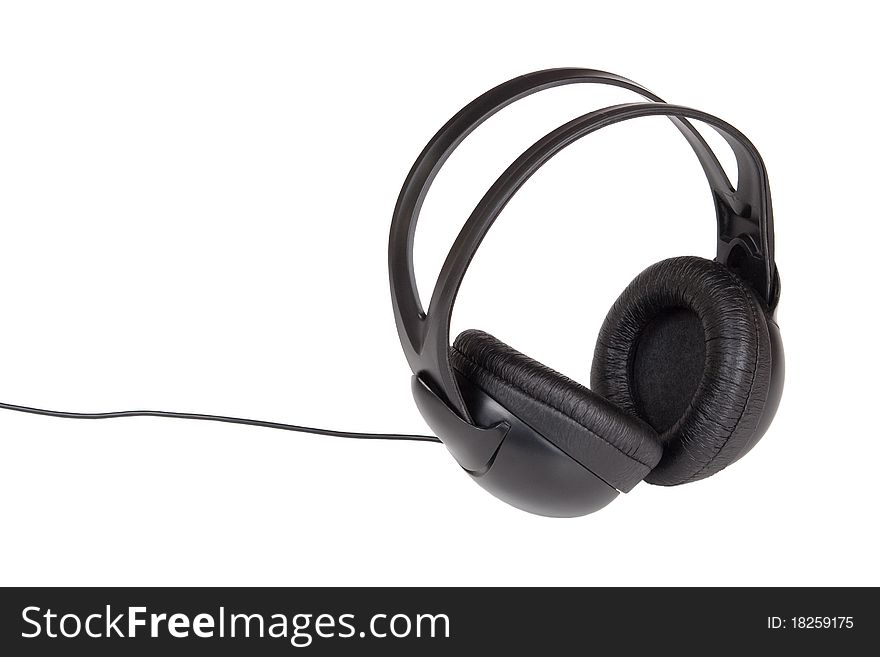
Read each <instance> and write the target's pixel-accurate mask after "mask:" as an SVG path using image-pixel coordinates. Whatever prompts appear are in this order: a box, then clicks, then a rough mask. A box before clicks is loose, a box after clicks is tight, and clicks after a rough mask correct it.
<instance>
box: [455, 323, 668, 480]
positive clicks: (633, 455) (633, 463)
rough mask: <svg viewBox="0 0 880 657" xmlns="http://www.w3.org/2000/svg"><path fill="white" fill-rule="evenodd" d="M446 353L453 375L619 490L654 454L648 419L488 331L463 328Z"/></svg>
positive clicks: (639, 477) (656, 444)
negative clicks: (633, 414) (482, 393)
mask: <svg viewBox="0 0 880 657" xmlns="http://www.w3.org/2000/svg"><path fill="white" fill-rule="evenodd" d="M449 356H450V362H451V364H452V367H453V368H454V369H455V370H456V371H457V372H458V373H459V375H462V376H464V377H465V378H466V379H467V380H468V381H469V382H470V383H472V384H473V385H476V386H477V387H478V388H480V389H481V390H482V391H483V392H485V393H486V394H487V395H489V396H490V397H492V398H493V399H494V400H495V401H497V402H498V403H499V404H501V405H502V406H504V407H505V408H506V409H507V410H509V411H510V412H512V413H513V414H514V415H516V416H517V417H518V418H519V419H520V420H522V421H523V422H525V423H526V424H528V425H529V426H530V427H532V429H534V430H535V431H537V432H538V433H540V434H541V435H542V436H544V438H546V439H547V440H549V441H550V442H551V443H553V444H554V445H556V447H558V448H559V449H561V450H562V451H563V452H565V453H566V454H568V455H569V456H571V457H572V458H573V459H575V460H576V461H578V462H579V463H581V465H583V466H584V467H586V468H587V469H588V470H590V471H591V472H593V474H595V475H596V476H598V477H600V478H602V479H603V480H604V481H606V482H607V483H608V484H610V485H612V486H614V487H615V488H617V489H618V490H623V491H628V490H630V489H631V488H632V487H633V486H634V485H635V484H636V483H638V482H639V481H641V480H642V479H643V478H644V477H645V475H646V474H648V472H650V471H651V469H652V468H653V467H654V466H655V465H656V464H657V462H658V461H659V460H660V456H661V454H662V449H661V447H660V444H659V442H658V440H657V434H656V433H655V432H654V430H653V429H651V427H649V426H648V425H647V424H645V423H644V422H642V421H641V420H639V419H637V418H635V417H634V416H631V415H628V414H627V413H625V412H623V411H622V410H620V409H619V408H616V407H615V406H614V405H613V404H610V403H608V402H607V401H606V400H604V399H602V398H601V397H599V396H598V395H596V394H593V393H592V392H591V391H590V390H588V389H587V388H585V387H584V386H582V385H580V384H578V383H575V382H574V381H572V380H571V379H569V378H567V377H565V376H563V375H562V374H560V373H559V372H556V371H554V370H552V369H550V368H549V367H546V366H545V365H542V364H541V363H539V362H537V361H536V360H533V359H531V358H529V357H528V356H525V355H524V354H521V353H520V352H518V351H516V350H515V349H512V348H511V347H509V346H507V345H506V344H504V343H503V342H501V341H500V340H498V339H496V338H494V337H492V336H491V335H489V334H488V333H484V332H482V331H474V330H470V331H465V332H464V333H462V334H461V335H459V336H458V338H457V339H456V340H455V343H454V345H453V346H452V347H451V348H450V354H449Z"/></svg>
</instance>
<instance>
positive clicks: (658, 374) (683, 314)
mask: <svg viewBox="0 0 880 657" xmlns="http://www.w3.org/2000/svg"><path fill="white" fill-rule="evenodd" d="M770 365H771V358H770V337H769V332H768V327H767V319H766V315H765V312H764V309H763V307H762V305H761V304H760V302H759V301H758V299H757V297H756V296H755V294H754V293H753V292H752V291H751V289H749V288H748V286H747V285H746V284H745V283H744V282H743V281H741V280H740V279H739V278H738V277H737V276H736V275H735V274H733V273H732V272H730V271H729V270H728V269H727V268H726V267H724V266H723V265H720V264H718V263H716V262H712V261H709V260H704V259H703V258H697V257H681V258H672V259H669V260H663V261H662V262H659V263H657V264H655V265H652V266H651V267H649V268H648V269H646V270H645V271H643V272H642V273H641V274H639V275H638V276H637V277H636V279H635V280H634V281H633V282H632V283H630V285H629V286H628V287H627V288H626V289H625V290H624V291H623V294H621V295H620V297H619V298H618V299H617V301H616V302H615V303H614V306H613V307H612V308H611V311H610V312H609V313H608V317H607V318H606V319H605V323H604V324H603V326H602V329H601V331H600V333H599V339H598V341H597V344H596V351H595V354H594V357H593V368H592V373H591V377H590V380H591V385H592V388H593V390H594V391H596V392H597V393H599V394H600V395H602V396H604V397H606V398H607V399H608V400H609V401H611V402H613V403H614V404H617V405H618V406H620V407H621V408H622V409H624V410H625V411H627V412H628V413H631V414H632V415H634V416H635V417H639V418H641V419H642V420H644V421H645V422H647V423H648V424H650V425H651V426H652V427H653V428H654V429H655V430H656V431H657V432H658V434H659V436H660V441H661V443H662V445H663V458H662V459H661V460H660V462H659V463H658V465H657V467H656V468H655V469H654V470H653V471H652V472H651V473H650V474H649V475H648V476H647V477H646V478H645V481H648V482H649V483H652V484H660V485H664V486H673V485H676V484H683V483H687V482H690V481H696V480H698V479H703V478H705V477H708V476H710V475H712V474H714V473H716V472H718V471H719V470H721V469H722V468H724V467H726V466H728V465H729V464H731V463H733V462H734V461H735V460H736V459H737V458H738V457H739V456H740V455H741V454H743V453H744V451H746V450H747V447H750V446H751V444H753V443H752V442H750V439H751V438H752V436H753V435H754V434H755V431H756V429H757V426H758V422H759V420H760V419H761V415H762V413H763V411H764V407H765V405H766V403H767V398H768V392H769V384H770Z"/></svg>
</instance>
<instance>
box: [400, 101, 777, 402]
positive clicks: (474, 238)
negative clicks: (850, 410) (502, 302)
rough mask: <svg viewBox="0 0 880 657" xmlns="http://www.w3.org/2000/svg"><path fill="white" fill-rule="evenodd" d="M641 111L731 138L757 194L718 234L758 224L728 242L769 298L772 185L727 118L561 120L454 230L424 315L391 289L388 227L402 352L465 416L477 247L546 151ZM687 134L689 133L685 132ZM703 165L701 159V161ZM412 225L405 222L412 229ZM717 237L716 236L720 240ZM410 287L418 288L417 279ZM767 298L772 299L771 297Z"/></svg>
mask: <svg viewBox="0 0 880 657" xmlns="http://www.w3.org/2000/svg"><path fill="white" fill-rule="evenodd" d="M502 86H503V85H502ZM490 93H491V92H490ZM640 116H668V117H673V118H674V119H688V118H689V119H695V120H699V121H702V122H704V123H707V124H708V125H710V126H712V127H713V128H714V129H715V130H717V131H718V132H719V133H720V134H721V135H722V136H723V137H724V138H725V140H726V141H727V142H728V144H730V146H731V148H732V149H733V151H734V154H735V156H736V160H737V165H738V168H739V180H740V185H739V189H740V192H742V191H743V190H748V193H749V194H750V195H753V196H754V200H753V202H752V204H750V205H748V206H747V207H744V208H741V209H740V212H741V214H735V213H734V211H733V208H732V207H731V204H728V210H727V212H728V213H729V214H724V213H723V212H721V211H719V217H718V219H719V233H720V232H721V230H722V229H723V228H724V227H725V226H731V225H732V226H735V227H736V225H737V223H738V222H739V223H742V224H744V225H745V222H747V221H753V222H754V223H755V226H756V228H757V230H756V231H748V232H744V233H743V235H744V236H745V238H738V239H737V240H732V242H735V243H736V244H741V245H743V251H745V252H746V254H747V257H750V258H752V259H753V260H754V259H756V260H758V262H760V264H761V265H762V267H761V268H762V269H765V272H764V273H765V274H766V278H764V280H765V281H767V285H766V287H765V289H759V292H760V293H761V295H762V296H764V298H765V300H767V299H769V300H770V301H771V302H772V301H773V295H774V292H773V285H772V280H773V277H772V276H771V273H770V272H774V273H775V267H774V265H773V260H772V239H771V235H772V210H771V205H770V189H769V184H768V180H767V174H766V169H765V167H764V164H763V161H762V159H761V156H760V154H759V153H758V151H757V149H756V148H755V147H754V145H752V143H751V142H750V141H749V140H748V139H747V138H746V137H745V136H744V135H743V134H742V133H740V132H739V131H738V130H737V129H736V128H734V127H733V126H731V125H730V124H728V123H726V122H724V121H722V120H721V119H719V118H717V117H714V116H712V115H710V114H706V113H704V112H700V111H698V110H694V109H689V108H686V107H681V106H675V105H666V104H662V103H632V104H625V105H616V106H613V107H607V108H604V109H601V110H598V111H596V112H591V113H589V114H586V115H584V116H581V117H579V118H577V119H574V120H573V121H570V122H568V123H566V124H565V125H563V126H560V127H559V128H557V129H556V130H554V131H553V132H551V133H550V134H548V135H547V136H545V137H544V138H542V139H541V140H539V141H538V142H536V143H535V144H534V145H533V146H532V147H531V148H529V149H528V150H527V151H526V152H525V153H523V154H522V155H521V156H520V157H519V158H518V159H517V160H516V161H515V162H514V163H513V164H511V165H510V167H508V169H507V170H506V171H505V172H504V173H503V174H502V175H501V177H499V178H498V180H497V181H496V182H495V184H494V185H493V186H492V188H491V189H490V190H489V191H488V192H487V193H486V195H485V196H484V197H483V198H482V200H481V201H480V202H479V204H478V205H477V207H476V208H475V209H474V211H473V213H472V214H471V216H470V218H469V219H468V220H467V222H466V223H465V225H464V227H463V228H462V230H461V232H460V233H459V235H458V237H457V239H456V241H455V243H454V245H453V247H452V250H451V251H450V253H449V255H448V256H447V258H446V261H445V263H444V264H443V268H442V269H441V272H440V275H439V277H438V280H437V283H436V286H435V288H434V293H433V295H432V297H431V303H430V306H429V309H428V312H427V314H425V313H424V312H422V311H421V308H420V307H419V308H418V310H417V314H410V312H409V311H411V310H412V308H411V307H409V308H405V307H404V306H403V305H401V303H400V302H401V301H402V300H403V299H402V298H401V297H400V296H399V294H398V292H399V291H398V290H395V288H394V281H395V279H396V278H397V279H398V284H399V278H400V275H401V271H399V270H398V271H395V263H396V264H397V267H400V266H401V263H400V261H399V260H396V258H395V255H397V256H398V258H399V257H400V253H402V252H403V250H401V251H399V252H397V253H395V249H394V248H393V247H394V245H395V241H396V239H395V233H394V230H392V238H391V246H392V250H391V261H392V272H391V278H392V292H393V294H394V302H395V311H396V313H397V315H398V326H399V327H402V329H403V330H402V331H401V341H402V342H404V343H406V341H407V339H408V337H407V336H408V335H409V334H410V333H415V334H416V335H415V337H417V338H418V342H413V343H412V344H411V345H410V347H409V350H408V351H407V355H408V356H409V354H410V350H412V351H413V352H414V358H413V359H412V360H411V361H410V364H411V366H412V367H413V372H414V373H416V374H417V375H419V376H421V377H422V378H423V380H426V381H427V382H428V383H429V385H432V386H434V387H435V388H437V389H438V391H439V392H440V393H442V394H443V396H444V397H445V398H446V399H447V400H448V401H449V402H450V403H451V404H452V405H453V406H454V407H455V408H456V409H457V410H458V412H459V413H460V414H461V415H462V417H463V418H465V419H470V418H469V414H468V412H467V409H466V407H465V405H464V402H463V400H462V398H461V394H460V392H459V390H458V385H457V383H456V381H455V377H454V375H453V373H452V369H451V367H450V364H449V353H448V351H449V322H450V317H451V314H452V307H453V304H454V302H455V297H456V295H457V293H458V289H459V287H460V285H461V282H462V279H463V278H464V274H465V272H466V271H467V268H468V266H469V264H470V262H471V259H472V258H473V256H474V254H475V253H476V250H477V248H478V247H479V245H480V243H481V242H482V240H483V238H484V237H485V235H486V233H487V232H488V230H489V228H490V227H491V225H492V223H493V222H494V221H495V219H496V218H497V217H498V215H499V214H500V212H501V210H502V209H503V208H504V207H505V205H506V204H507V203H508V202H509V201H510V199H511V198H512V197H513V195H514V194H515V193H516V191H517V190H518V189H519V188H520V187H521V186H522V185H523V184H524V183H525V181H526V180H528V179H529V178H530V177H531V176H532V174H534V173H535V171H537V170H538V169H539V168H540V167H541V166H542V165H543V164H544V163H546V162H547V161H548V160H549V159H550V158H552V157H553V156H554V155H555V154H557V153H558V152H559V151H561V150H562V149H563V148H565V147H566V146H568V145H570V144H572V143H573V142H575V141H577V140H578V139H580V138H581V137H584V136H586V135H588V134H590V133H592V132H595V131H596V130H599V129H600V128H603V127H605V126H608V125H612V124H614V123H619V122H621V121H625V120H628V119H632V118H637V117H640ZM453 121H455V119H453ZM453 121H451V122H450V123H452V122H453ZM447 125H448V124H447ZM677 125H684V126H686V127H687V126H689V124H687V123H685V122H684V121H680V122H679V123H677ZM691 129H692V127H691ZM442 132H443V131H442V130H441V133H442ZM438 134H440V133H438ZM685 136H686V137H689V135H688V134H686V135H685ZM459 141H460V139H459ZM688 141H689V142H690V143H691V146H692V147H694V149H695V150H696V151H697V154H698V156H700V160H701V162H706V161H709V159H710V156H711V151H709V150H708V147H705V142H703V141H702V140H699V141H698V140H696V139H694V140H692V139H691V138H689V139H688ZM701 144H702V146H701ZM704 147H705V149H706V152H701V149H703V148H704ZM426 150H427V149H426ZM711 158H713V159H714V156H711ZM716 162H717V160H716ZM705 170H706V166H705V165H704V171H705ZM707 176H708V177H709V183H710V186H712V189H713V193H714V195H715V198H716V201H718V200H719V199H720V200H723V198H724V197H723V195H722V192H721V191H719V190H718V189H716V187H715V185H716V183H717V182H718V181H717V180H714V179H713V176H712V175H710V174H709V172H708V171H707ZM406 192H407V190H406V188H405V189H404V191H403V192H402V194H401V197H402V198H403V197H404V196H405V194H406ZM721 207H722V204H720V203H718V202H716V208H719V209H720V208H721ZM396 218H397V217H396ZM404 223H407V222H404ZM413 227H414V226H410V228H413ZM755 234H756V236H757V243H750V242H754V241H755V240H753V237H752V236H753V235H755ZM720 241H721V240H720V239H719V243H720ZM411 249H412V240H411V237H410V239H409V240H408V243H407V245H406V253H407V254H408V256H407V260H406V263H404V264H405V265H406V268H408V270H409V274H410V275H411V273H412V271H411V270H412V259H411V257H409V256H411V252H412V251H411ZM731 250H732V246H726V247H725V249H724V252H722V248H721V247H719V260H721V261H722V262H726V259H727V256H728V255H729V254H730V253H731ZM755 251H757V253H755ZM746 273H748V272H746ZM750 282H751V283H752V284H753V285H754V284H755V282H754V279H753V278H752V279H751V280H750ZM413 294H415V288H414V286H413ZM404 298H405V297H404ZM415 303H416V304H418V299H417V298H415ZM768 305H772V303H770V304H768ZM404 311H406V312H404ZM410 339H411V338H410ZM416 345H417V346H416ZM406 348H407V347H406V344H405V349H406Z"/></svg>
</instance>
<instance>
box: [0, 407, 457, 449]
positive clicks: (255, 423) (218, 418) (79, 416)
mask: <svg viewBox="0 0 880 657" xmlns="http://www.w3.org/2000/svg"><path fill="white" fill-rule="evenodd" d="M0 409H5V410H7V411H16V412H18V413H30V414H31V415H47V416H49V417H62V418H70V419H74V420H108V419H113V418H120V417H165V418H176V419H178V420H206V421H208V422H226V423H228V424H246V425H249V426H252V427H265V428H267V429H280V430H282V431H297V432H299V433H312V434H316V435H319V436H334V437H337V438H354V439H358V440H413V441H419V442H427V443H439V442H440V439H439V438H437V437H436V436H422V435H419V434H406V433H361V432H359V431H336V430H334V429H320V428H317V427H303V426H300V425H298V424H284V423H281V422H270V421H268V420H250V419H248V418H242V417H229V416H226V415H207V414H204V413H176V412H173V411H111V412H109V413H72V412H68V411H51V410H47V409H44V408H32V407H30V406H18V405H17V404H7V403H4V402H0Z"/></svg>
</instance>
